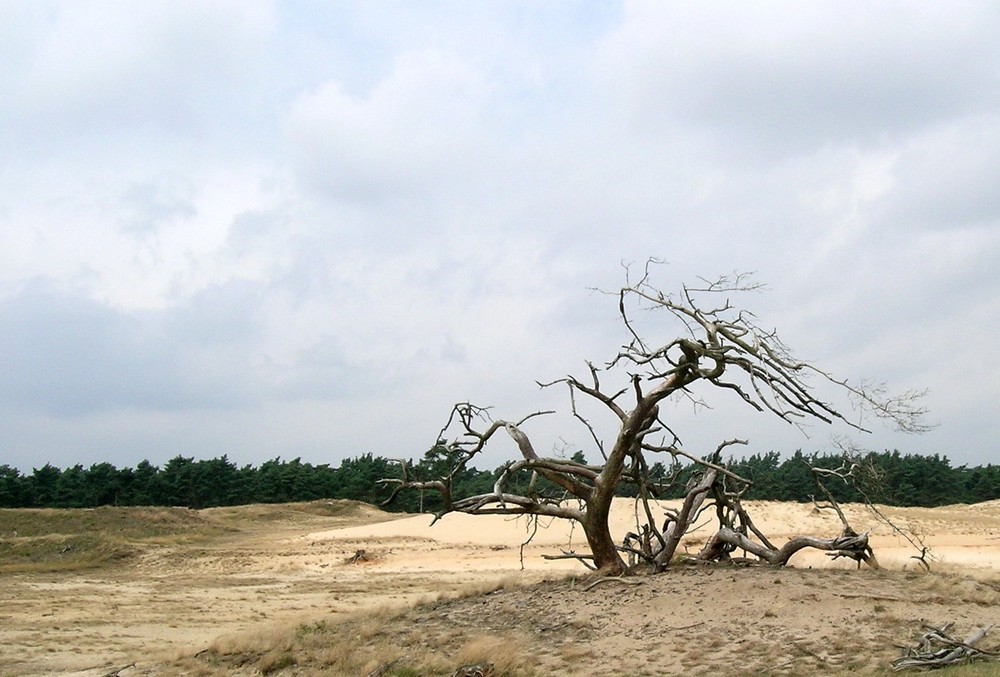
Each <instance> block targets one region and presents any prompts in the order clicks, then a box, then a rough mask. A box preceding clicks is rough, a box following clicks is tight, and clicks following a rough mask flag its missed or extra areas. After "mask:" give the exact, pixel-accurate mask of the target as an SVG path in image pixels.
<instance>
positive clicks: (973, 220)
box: [0, 0, 1000, 471]
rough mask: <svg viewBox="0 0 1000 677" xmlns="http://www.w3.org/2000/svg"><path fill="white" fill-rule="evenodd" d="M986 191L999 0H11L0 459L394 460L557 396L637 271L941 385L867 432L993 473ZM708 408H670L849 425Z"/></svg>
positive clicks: (611, 326) (608, 326)
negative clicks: (484, 417) (729, 295)
mask: <svg viewBox="0 0 1000 677" xmlns="http://www.w3.org/2000/svg"><path fill="white" fill-rule="evenodd" d="M998 177H1000V8H998V6H997V5H996V4H995V3H991V2H981V3H977V2H950V3H939V2H905V3H903V2H898V3H897V2H874V3H873V2H867V1H865V2H847V3H845V2H839V1H838V2H829V3H824V2H815V3H800V2H787V3H745V2H717V3H680V2H677V3H674V2H659V1H657V2H623V3H618V2H607V3H598V2H590V1H586V2H585V1H583V0H578V1H571V0H566V1H553V2H545V3H537V2H520V1H511V0H502V1H501V0H497V1H495V2H485V1H484V2H467V1H465V0H460V1H455V2H380V1H378V0H359V1H357V2H336V3H331V2H322V1H319V0H317V1H315V2H312V1H308V0H303V1H300V2H267V1H266V0H240V1H239V2H214V1H212V0H198V1H193V2H187V1H183V0H166V1H163V2H160V1H144V2H100V1H99V2H90V1H86V0H66V1H62V2H60V1H53V2H49V1H43V0H24V1H18V0H13V1H6V2H0V464H2V463H7V464H10V465H13V466H16V467H19V468H21V469H22V470H26V471H30V469H31V468H33V467H40V466H41V465H43V464H44V463H46V462H49V463H52V464H54V465H56V466H59V467H67V466H70V465H73V464H76V463H81V464H83V465H84V466H88V465H90V464H92V463H96V462H102V461H109V462H112V463H114V464H116V465H118V466H119V467H121V466H134V465H135V464H136V463H138V462H139V461H140V460H142V459H149V460H150V461H152V462H154V463H156V464H162V463H163V462H165V461H166V460H167V459H169V458H171V457H173V456H176V455H178V454H182V455H185V456H193V457H195V458H213V457H217V456H221V455H222V454H228V455H229V458H230V459H231V460H233V461H234V462H236V463H237V464H240V465H242V464H247V463H251V464H258V463H260V462H262V461H264V460H267V459H269V458H274V457H276V456H281V457H282V458H286V459H290V458H295V457H301V458H302V459H303V460H304V461H308V462H311V463H333V464H336V463H339V461H340V460H341V459H342V458H344V457H347V456H354V455H357V454H360V453H366V452H372V453H375V454H382V455H386V456H398V455H406V456H416V455H419V454H421V453H422V452H423V451H424V450H425V449H427V448H428V447H429V446H430V445H431V444H432V443H433V441H434V439H435V435H436V434H437V431H438V429H439V428H440V426H441V425H442V423H443V422H444V419H445V417H446V416H447V413H448V410H449V408H450V405H451V404H452V403H453V402H456V401H460V400H471V401H474V402H477V403H480V404H490V405H494V406H495V407H496V408H495V410H494V412H495V414H496V416H498V417H502V418H519V417H521V416H522V415H524V414H526V413H529V412H531V411H535V410H537V409H548V408H553V407H562V408H565V404H566V397H565V392H564V391H563V390H558V391H556V390H551V389H550V390H541V391H540V390H539V389H538V387H537V386H536V384H535V380H536V379H537V380H552V379H557V378H559V377H561V376H564V375H565V374H567V373H576V374H581V375H582V374H585V373H586V365H585V360H588V359H589V360H593V361H595V362H598V363H601V362H604V361H606V360H607V359H610V358H611V357H613V356H614V354H615V353H616V352H617V349H618V346H619V345H620V343H621V342H622V341H624V340H625V339H624V334H623V332H622V329H621V327H620V325H619V324H617V323H616V302H615V300H614V299H613V298H609V297H607V296H604V295H602V294H600V293H596V292H594V291H591V289H592V288H600V289H615V288H617V287H618V286H620V285H621V284H622V282H623V281H624V273H623V268H622V263H623V262H624V263H626V264H628V263H632V264H635V265H641V264H642V262H643V261H645V260H646V259H647V258H648V257H658V258H661V259H664V260H666V261H667V262H669V263H668V265H665V266H662V267H658V268H657V270H656V278H655V281H656V282H657V283H658V284H659V285H660V286H661V287H663V288H664V289H665V290H668V291H673V290H676V289H678V288H679V287H680V285H681V284H683V283H684V282H691V281H693V280H696V279H697V276H706V277H712V276H716V275H718V274H721V273H729V272H732V271H754V272H755V274H756V277H757V279H758V280H759V281H761V282H765V283H766V284H767V290H766V291H765V292H763V293H760V294H754V295H752V296H749V297H746V298H743V299H739V303H740V304H742V305H745V306H746V307H748V308H750V309H751V310H754V311H755V312H756V313H757V315H758V318H759V320H760V322H761V323H762V324H764V325H767V326H774V327H777V328H778V329H779V331H780V332H781V333H782V335H783V337H784V339H785V341H786V343H788V344H790V345H791V346H792V347H793V348H794V349H795V350H796V352H797V354H798V355H800V356H802V357H804V358H807V359H810V360H812V361H814V362H815V363H816V364H818V365H820V366H822V367H825V368H827V369H829V370H831V371H833V372H834V373H835V374H836V375H838V376H840V377H845V378H850V379H861V378H870V379H873V380H875V381H886V382H887V383H888V384H889V385H890V387H891V388H892V389H894V390H899V391H902V390H907V389H911V388H917V389H923V388H927V389H929V395H928V396H927V398H926V402H925V404H926V405H927V406H928V407H929V408H930V410H931V414H930V418H929V420H930V422H931V423H936V424H938V426H937V427H936V428H935V429H934V430H933V431H932V432H930V433H928V434H926V435H923V436H920V437H911V436H900V435H899V434H896V433H893V432H892V431H891V430H888V429H885V428H878V429H876V432H875V433H874V434H872V435H868V436H865V435H861V436H855V437H854V438H852V439H854V441H855V442H856V443H858V444H861V445H864V446H867V447H871V448H876V449H883V448H899V449H900V450H902V451H910V452H919V453H934V452H939V453H943V454H947V455H948V456H949V457H951V458H952V459H953V461H955V463H956V464H960V463H969V464H980V463H987V462H995V461H996V460H997V454H996V452H997V450H998V445H997V440H998V439H1000V416H998V412H997V402H998V401H1000V356H998V354H1000V351H998V350H997V348H996V346H994V345H993V343H992V340H993V338H995V337H996V336H1000V183H998ZM650 328H651V331H652V332H653V333H654V334H655V333H662V336H663V339H664V342H665V341H666V340H668V339H669V338H671V337H673V336H674V335H675V332H676V328H675V327H671V326H670V325H669V324H668V323H666V322H664V323H663V324H661V325H656V324H655V322H654V323H651V324H650ZM730 400H731V397H730V396H727V395H726V394H722V395H721V396H717V397H716V396H712V399H710V400H709V403H710V404H712V405H713V407H714V408H713V409H711V410H707V409H706V410H699V411H693V410H692V407H691V406H690V403H686V402H680V403H677V405H676V407H675V408H674V409H673V410H671V411H669V412H668V417H669V419H670V420H671V421H672V422H673V423H674V427H675V429H676V431H677V432H678V433H680V434H681V436H682V438H683V439H684V442H685V443H686V445H687V446H688V448H689V449H690V450H691V451H695V452H702V451H707V450H709V449H710V448H714V446H715V444H716V443H717V442H719V441H721V440H722V439H723V438H725V437H729V436H732V435H737V434H738V435H740V436H744V437H747V438H749V440H750V443H751V445H750V449H749V450H750V451H767V450H769V449H777V450H780V451H782V452H790V451H793V450H794V449H796V448H803V449H805V450H807V451H811V450H825V449H829V448H830V445H831V435H837V434H840V433H844V432H846V431H844V430H841V429H830V428H827V427H824V426H816V427H814V428H812V429H810V430H809V431H808V435H804V434H803V433H801V432H800V431H798V430H796V429H794V428H789V427H788V426H785V425H782V424H780V423H779V422H776V421H774V420H770V419H768V417H766V416H764V415H759V414H753V413H751V412H747V411H743V410H742V409H741V407H739V406H736V405H735V404H734V403H733V402H731V401H730ZM846 406H847V407H848V411H849V407H850V405H849V404H848V405H846ZM527 428H528V432H529V433H530V434H532V435H534V436H535V444H536V446H538V447H539V448H540V449H541V450H542V451H545V452H547V451H549V450H564V449H570V450H572V449H576V448H581V447H582V448H583V449H584V450H585V451H586V452H589V453H588V456H590V457H592V458H593V457H595V456H596V454H595V453H594V452H593V451H592V449H590V447H588V446H587V444H588V436H587V435H586V434H584V433H585V431H582V430H580V429H579V428H577V427H573V426H572V425H567V421H566V420H565V419H560V418H559V417H549V418H548V419H535V420H533V421H532V423H530V424H529V425H528V426H527ZM508 452H509V449H505V448H504V446H503V445H498V447H497V449H496V451H495V452H494V454H495V455H494V456H491V457H489V458H488V459H487V460H486V461H487V462H486V463H485V464H484V465H486V466H492V465H495V464H497V463H499V462H500V461H501V460H502V459H503V457H504V455H505V454H506V453H508Z"/></svg>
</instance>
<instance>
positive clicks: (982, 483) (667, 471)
mask: <svg viewBox="0 0 1000 677" xmlns="http://www.w3.org/2000/svg"><path fill="white" fill-rule="evenodd" d="M573 460H576V461H579V462H585V460H584V459H583V457H582V455H580V454H579V453H578V454H577V455H575V456H574V457H573ZM862 460H863V461H864V462H865V464H866V465H867V466H869V467H872V468H874V469H875V471H876V478H875V479H874V481H873V480H872V479H871V478H870V477H869V479H868V480H867V481H866V482H864V483H862V484H859V485H858V486H854V485H851V484H847V483H843V482H840V481H832V482H827V483H826V484H827V486H828V488H829V489H830V491H831V492H832V493H833V495H834V497H835V498H837V500H838V501H844V502H852V501H859V500H863V497H862V495H861V494H860V493H859V491H858V490H859V488H860V489H861V490H862V491H864V492H865V495H867V496H868V497H869V498H870V499H871V500H872V501H875V502H878V503H883V504H887V505H903V506H924V507H933V506H938V505H947V504H953V503H978V502H981V501H988V500H993V499H1000V465H993V464H990V465H986V466H977V467H972V468H969V467H966V466H959V467H952V465H951V463H950V461H949V460H948V458H946V457H944V456H940V455H938V454H934V455H932V456H921V455H914V454H901V453H900V452H899V451H891V452H890V451H884V452H880V453H876V452H872V453H869V454H868V455H867V456H865V457H863V459H862ZM841 461H842V456H841V455H840V454H829V455H822V454H808V455H807V454H803V453H802V452H801V451H797V452H795V453H794V454H793V455H791V456H788V457H786V458H784V459H782V458H781V455H780V454H778V452H774V451H772V452H768V453H764V454H755V455H752V456H747V457H744V458H741V459H730V462H729V464H728V465H729V468H730V469H731V470H732V471H734V472H735V473H737V474H739V475H741V476H742V477H746V478H748V479H750V480H752V481H753V486H752V487H751V489H750V491H749V493H748V494H747V495H746V496H745V498H747V499H751V500H775V501H797V502H806V501H809V500H811V499H812V497H813V495H815V494H816V493H817V491H816V484H815V482H814V479H813V476H812V473H811V471H810V469H809V468H810V465H813V466H815V467H821V468H836V467H838V466H839V465H840V463H841ZM453 466H454V459H453V458H451V457H450V455H449V451H448V449H447V447H445V446H444V445H443V444H438V445H436V446H435V447H433V448H431V449H430V450H429V451H427V452H426V453H425V454H424V455H423V457H422V458H420V459H419V460H418V461H413V462H411V465H410V471H411V474H412V475H413V476H414V477H418V478H423V479H436V478H439V477H442V476H443V475H446V474H447V473H448V472H450V470H451V468H452V467H453ZM503 470H504V466H501V467H499V468H496V469H495V470H492V471H490V470H478V469H476V468H465V469H464V470H462V471H461V472H459V473H458V474H457V475H456V476H455V479H454V487H455V492H456V495H465V496H467V495H472V494H474V493H486V492H490V491H492V489H493V484H494V482H495V480H496V478H497V477H498V476H499V474H500V473H501V472H502V471H503ZM690 471H691V466H690V465H687V466H674V467H665V466H664V465H663V464H657V465H655V466H653V468H652V469H651V475H652V477H653V478H654V479H656V480H658V481H659V482H660V491H659V495H660V496H661V497H663V498H676V497H680V496H683V495H684V494H683V491H684V486H685V484H686V481H687V478H688V476H689V473H690ZM399 475H400V468H399V465H398V463H395V462H393V461H390V460H389V459H387V458H383V457H381V456H375V455H372V454H364V455H361V456H358V457H355V458H348V459H345V460H343V461H342V462H341V463H340V465H339V466H336V467H334V466H331V465H328V464H321V465H312V464H310V463H303V462H302V461H301V460H300V459H298V458H296V459H294V460H290V461H283V460H281V459H280V458H275V459H272V460H269V461H266V462H264V463H262V464H260V465H259V466H252V465H245V466H243V467H239V466H237V465H236V464H234V463H233V462H232V461H230V460H229V459H228V457H227V456H222V457H221V458H214V459H211V460H198V461H196V460H194V459H193V458H188V457H184V456H177V457H175V458H172V459H170V461H168V462H167V463H166V464H165V465H163V466H162V467H157V466H154V465H152V464H151V463H149V462H148V461H142V462H141V463H139V464H138V465H137V466H136V467H134V468H116V467H115V466H114V465H112V464H110V463H98V464H95V465H92V466H90V467H89V468H84V467H82V466H80V465H75V466H73V467H71V468H66V469H59V468H56V467H54V466H52V465H50V464H46V465H44V466H42V467H40V468H35V469H34V470H33V472H31V473H30V474H27V473H25V474H22V473H21V472H20V471H18V470H17V469H16V468H12V467H11V466H9V465H0V508H94V507H98V506H103V505H116V506H130V505H132V506H140V505H142V506H181V507H188V508H195V509H199V508H210V507H217V506H232V505H244V504H250V503H288V502H297V501H312V500H318V499H333V498H344V499H353V500H357V501H364V502H366V503H372V504H381V503H382V502H384V501H385V500H386V499H387V498H388V497H389V496H390V494H391V487H386V486H383V485H380V484H379V483H378V480H380V479H383V478H387V477H398V476H399ZM519 481H521V482H523V484H524V485H525V486H527V484H528V482H529V481H530V477H528V476H525V477H522V478H519ZM538 490H539V491H549V492H553V493H554V487H548V488H546V487H545V486H544V485H540V486H539V488H538ZM638 491H639V489H638V488H637V487H635V486H634V485H629V484H628V483H623V485H622V487H621V488H620V494H621V495H623V496H630V495H631V496H634V495H636V494H637V492H638ZM440 505H441V504H440V498H439V496H438V495H437V493H436V492H430V491H428V492H403V493H401V494H400V495H399V496H398V497H396V499H395V500H394V501H392V503H391V504H389V505H387V506H385V507H386V509H389V510H396V511H405V512H433V511H434V510H435V509H437V508H439V507H440Z"/></svg>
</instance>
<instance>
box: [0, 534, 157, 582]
mask: <svg viewBox="0 0 1000 677" xmlns="http://www.w3.org/2000/svg"><path fill="white" fill-rule="evenodd" d="M138 552H139V549H138V548H136V547H134V546H132V545H130V544H128V543H125V542H123V541H122V540H120V539H118V538H115V537H112V536H108V535H106V534H103V533H96V534H80V535H62V534H52V535H44V536H35V537H27V538H23V537H20V536H19V537H18V538H14V539H5V540H0V573H32V572H36V573H42V572H56V571H78V570H84V569H96V568H99V567H102V566H106V565H109V564H116V563H120V562H122V561H123V560H127V559H129V558H130V557H133V556H134V555H136V554H137V553H138Z"/></svg>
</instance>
